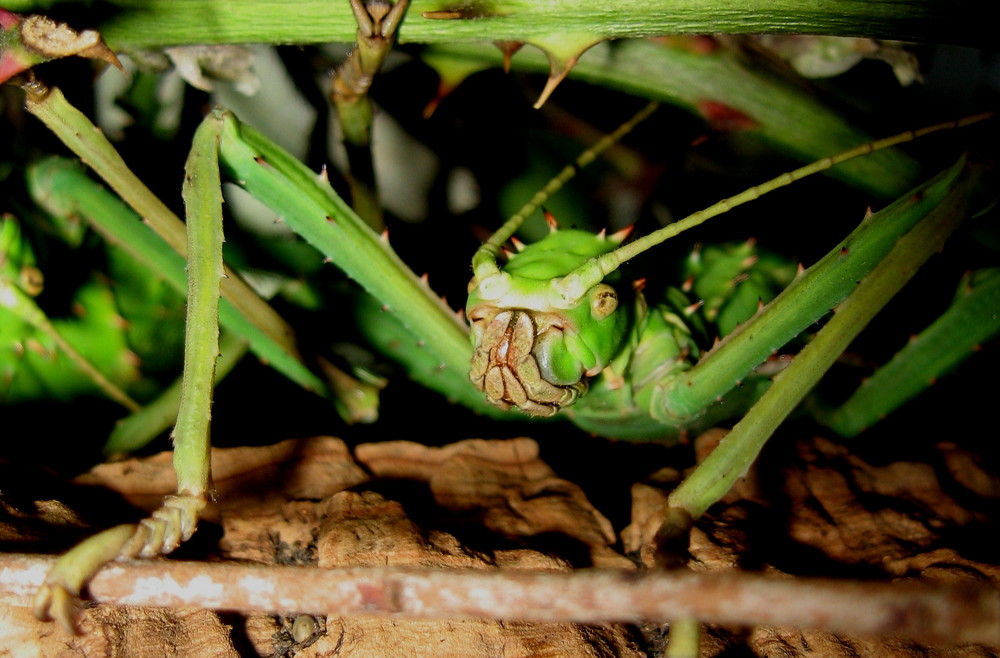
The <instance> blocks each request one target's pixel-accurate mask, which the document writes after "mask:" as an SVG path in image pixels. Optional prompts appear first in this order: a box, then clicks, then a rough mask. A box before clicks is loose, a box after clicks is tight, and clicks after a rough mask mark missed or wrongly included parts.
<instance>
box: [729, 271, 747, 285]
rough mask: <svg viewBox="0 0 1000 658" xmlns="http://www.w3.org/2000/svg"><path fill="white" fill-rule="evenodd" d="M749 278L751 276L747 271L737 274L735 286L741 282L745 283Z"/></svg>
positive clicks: (734, 281)
mask: <svg viewBox="0 0 1000 658" xmlns="http://www.w3.org/2000/svg"><path fill="white" fill-rule="evenodd" d="M749 278H750V275H749V274H747V273H746V272H742V273H740V274H737V275H736V277H735V278H734V279H733V285H734V286H738V285H740V284H741V283H743V282H744V281H746V280H747V279H749Z"/></svg>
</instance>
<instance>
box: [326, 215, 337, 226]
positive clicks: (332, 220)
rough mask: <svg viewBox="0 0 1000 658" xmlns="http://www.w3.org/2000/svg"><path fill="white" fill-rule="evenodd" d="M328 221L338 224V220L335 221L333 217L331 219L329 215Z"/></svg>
mask: <svg viewBox="0 0 1000 658" xmlns="http://www.w3.org/2000/svg"><path fill="white" fill-rule="evenodd" d="M326 221H328V222H331V223H333V224H336V223H337V220H336V219H334V218H333V217H330V216H329V215H327V216H326Z"/></svg>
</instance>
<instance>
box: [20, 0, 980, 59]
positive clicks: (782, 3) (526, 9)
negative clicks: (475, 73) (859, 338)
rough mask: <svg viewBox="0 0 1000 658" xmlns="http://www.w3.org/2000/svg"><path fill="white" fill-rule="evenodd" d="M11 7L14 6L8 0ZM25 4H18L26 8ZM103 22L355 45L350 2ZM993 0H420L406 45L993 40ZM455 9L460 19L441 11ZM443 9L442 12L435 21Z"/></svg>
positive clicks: (268, 1) (149, 13) (268, 3)
mask: <svg viewBox="0 0 1000 658" xmlns="http://www.w3.org/2000/svg"><path fill="white" fill-rule="evenodd" d="M6 4H7V6H8V7H9V6H10V3H9V2H8V3H6ZM30 4H31V3H28V2H23V1H22V2H20V3H17V2H15V4H14V6H13V7H10V8H11V9H13V10H18V11H21V10H24V9H26V8H28V7H29V6H30ZM106 4H110V5H113V6H115V7H116V8H118V10H119V11H117V12H115V13H112V14H111V16H110V18H108V19H107V20H106V21H104V23H103V24H101V25H99V29H100V30H101V32H102V33H103V35H104V38H105V40H106V41H107V42H108V44H109V45H110V46H111V47H112V48H114V49H119V48H124V47H147V48H151V47H160V46H167V45H176V44H183V43H200V44H209V43H256V42H263V43H327V42H341V43H350V42H351V41H353V40H354V34H355V30H356V25H355V22H354V17H353V15H352V14H351V9H350V7H349V5H348V3H347V2H346V1H345V2H329V0H300V1H298V2H282V3H275V2H273V0H240V2H228V1H227V0H111V1H110V2H108V3H106ZM989 7H990V4H989V3H981V2H978V3H977V2H959V3H943V2H936V1H934V0H901V1H891V0H870V1H868V2H852V1H849V0H828V1H827V2H807V3H803V2H801V1H800V0H713V1H712V2H708V1H706V0H613V1H610V2H609V1H608V0H551V1H549V2H536V1H535V0H492V1H488V2H487V1H484V2H475V3H454V2H445V1H444V0H414V2H413V3H412V6H411V8H410V10H409V13H408V15H407V18H406V19H405V20H404V21H403V25H402V27H401V29H400V33H399V41H400V43H414V42H416V43H456V42H462V41H525V42H531V41H532V40H534V39H547V38H551V37H552V36H553V35H558V34H560V33H589V34H594V35H595V36H598V37H600V38H609V39H620V38H626V37H641V36H650V35H662V34H717V33H729V34H762V33H770V34H832V35H840V36H866V37H873V38H878V39H897V40H903V41H918V42H919V41H937V42H950V43H958V44H983V45H986V44H991V43H992V42H993V38H994V37H993V34H992V30H991V27H992V25H993V23H992V21H991V20H988V15H987V11H988V8H989ZM444 10H452V11H453V12H455V13H453V14H450V15H451V16H454V18H451V19H448V18H445V16H447V15H449V14H443V13H438V14H434V13H433V12H442V11H444ZM435 16H436V18H435Z"/></svg>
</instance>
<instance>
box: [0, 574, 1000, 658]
mask: <svg viewBox="0 0 1000 658" xmlns="http://www.w3.org/2000/svg"><path fill="white" fill-rule="evenodd" d="M53 559H54V558H51V557H47V556H37V555H14V554H12V555H5V556H2V557H0V600H3V601H5V602H6V603H8V604H13V605H21V604H25V605H26V604H27V602H28V601H29V600H30V598H31V597H32V596H33V595H34V591H35V589H36V588H37V587H38V586H39V585H40V584H41V582H42V579H43V578H44V576H45V574H46V572H47V571H48V570H49V567H50V566H51V564H52V561H53ZM90 596H91V598H93V599H94V600H96V601H98V602H103V603H114V604H120V605H135V606H158V607H191V606H198V607H204V608H212V609H220V610H221V609H224V610H240V611H246V612H249V611H262V612H286V613H288V612H296V613H312V614H332V615H343V616H350V615H365V616H388V617H395V618H400V619H404V618H406V619H434V618H439V619H440V618H500V619H519V620H528V621H549V622H552V621H565V622H581V623H596V622H610V621H617V622H639V621H644V620H670V619H686V618H694V619H698V620H701V621H703V622H711V623H719V624H733V625H744V626H756V625H771V626H779V627H791V628H824V629H827V630H829V631H833V632H835V633H845V634H851V635H884V636H894V637H900V638H907V639H911V640H917V641H922V642H929V643H943V644H964V643H976V644H989V645H1000V591H997V590H996V589H994V588H990V587H981V586H975V587H954V586H949V587H940V586H939V587H929V586H924V585H919V584H915V583H867V582H857V581H832V580H812V579H788V578H775V577H769V576H764V575H757V574H748V573H728V574H719V573H712V574H698V573H691V572H665V571H662V572H654V571H646V572H626V571H612V570H582V571H574V572H528V571H499V570H496V571H494V570H440V569H415V568H392V567H379V568H343V569H320V568H313V567H288V566H269V565H251V564H232V563H227V564H205V563H196V562H176V561H169V560H161V561H135V562H122V563H116V564H114V565H111V566H109V567H107V568H105V569H104V570H103V571H101V572H100V573H99V574H98V575H97V576H96V577H95V578H94V580H93V581H92V583H91V585H90Z"/></svg>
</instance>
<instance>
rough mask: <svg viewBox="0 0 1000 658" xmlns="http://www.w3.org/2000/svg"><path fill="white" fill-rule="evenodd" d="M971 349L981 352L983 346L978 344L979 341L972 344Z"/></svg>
mask: <svg viewBox="0 0 1000 658" xmlns="http://www.w3.org/2000/svg"><path fill="white" fill-rule="evenodd" d="M972 351H973V352H982V351H983V346H982V345H980V344H979V343H976V344H975V345H973V346H972Z"/></svg>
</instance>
